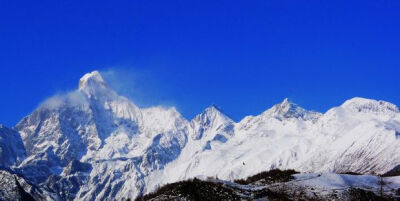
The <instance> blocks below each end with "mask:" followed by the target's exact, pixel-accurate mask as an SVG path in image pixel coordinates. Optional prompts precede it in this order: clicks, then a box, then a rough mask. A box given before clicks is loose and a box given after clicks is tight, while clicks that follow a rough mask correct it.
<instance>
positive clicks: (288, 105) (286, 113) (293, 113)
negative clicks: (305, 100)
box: [267, 98, 321, 120]
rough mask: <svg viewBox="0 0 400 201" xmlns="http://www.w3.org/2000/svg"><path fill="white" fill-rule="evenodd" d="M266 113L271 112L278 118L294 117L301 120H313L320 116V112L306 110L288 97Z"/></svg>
mask: <svg viewBox="0 0 400 201" xmlns="http://www.w3.org/2000/svg"><path fill="white" fill-rule="evenodd" d="M267 112H268V113H272V115H273V116H275V117H278V118H284V119H289V118H296V119H303V120H313V119H317V118H318V117H319V116H321V114H320V113H317V112H313V111H307V110H305V109H303V108H301V107H300V106H298V105H297V104H295V103H293V102H291V101H289V99H288V98H285V99H284V100H283V101H282V103H280V104H277V105H274V106H273V107H272V108H271V109H270V110H267Z"/></svg>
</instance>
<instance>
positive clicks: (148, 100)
mask: <svg viewBox="0 0 400 201" xmlns="http://www.w3.org/2000/svg"><path fill="white" fill-rule="evenodd" d="M100 74H101V75H102V77H103V78H104V80H105V81H106V83H107V85H108V86H109V87H110V88H111V89H113V90H115V91H116V92H117V93H118V94H119V95H122V96H125V97H127V98H129V99H130V100H132V101H133V102H134V103H135V104H136V105H138V106H140V107H152V106H162V107H166V108H169V107H171V106H176V105H175V101H173V100H171V97H170V96H168V91H169V89H168V85H167V84H165V83H163V82H162V81H161V77H158V76H160V74H159V73H157V72H154V71H151V70H144V69H133V68H129V69H128V68H109V69H106V70H102V71H100Z"/></svg>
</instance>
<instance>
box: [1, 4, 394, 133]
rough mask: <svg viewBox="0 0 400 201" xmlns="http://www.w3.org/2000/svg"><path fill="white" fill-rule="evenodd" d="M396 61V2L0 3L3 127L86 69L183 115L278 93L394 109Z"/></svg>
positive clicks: (321, 103)
mask: <svg viewBox="0 0 400 201" xmlns="http://www.w3.org/2000/svg"><path fill="white" fill-rule="evenodd" d="M399 67H400V1H398V0H360V1H352V0H335V1H332V0H316V1H298V0H292V1H287V0H260V1H257V0H254V1H234V0H233V1H232V0H226V1H220V0H212V1H182V0H178V1H165V0H164V1H154V0H137V1H136V0H135V1H118V0H113V1H68V0H63V1H58V0H49V1H47V0H41V1H15V0H2V1H1V5H0V89H1V92H0V94H1V99H0V100H1V104H0V123H3V124H5V125H8V126H14V125H15V124H16V123H17V122H18V121H19V120H20V119H21V118H22V117H24V116H26V115H28V114H29V113H30V112H32V111H33V110H34V108H36V107H37V106H38V105H39V104H40V103H41V102H42V101H43V100H45V99H46V98H47V97H49V96H51V95H53V94H56V93H62V92H65V91H68V90H73V89H75V88H76V87H77V85H78V80H79V78H80V77H81V76H82V75H83V74H84V73H86V72H89V71H92V70H95V69H98V70H100V71H103V72H105V74H107V77H108V79H111V83H112V84H111V85H113V86H115V88H117V90H118V91H120V93H122V94H124V95H127V96H129V97H132V98H133V99H134V101H135V102H137V103H138V104H139V105H141V106H149V105H156V104H163V105H174V106H176V107H177V108H178V110H179V111H181V112H182V113H183V115H184V116H186V117H187V118H192V117H193V116H194V115H195V114H197V113H199V112H201V111H202V110H203V109H204V108H205V107H207V106H208V105H210V104H216V105H218V106H220V107H221V108H222V109H223V110H224V111H225V112H226V113H227V114H228V115H229V116H231V117H233V119H235V120H240V119H241V118H242V117H244V116H246V115H250V114H251V115H256V114H259V113H261V112H262V111H264V110H265V109H267V108H269V107H271V106H272V105H273V104H275V103H278V102H281V101H282V100H283V99H284V98H285V97H288V98H289V99H291V100H292V101H293V102H296V103H298V104H299V105H301V106H303V107H304V108H306V109H312V110H316V111H320V112H325V111H326V110H327V109H329V108H330V107H333V106H337V105H340V104H341V103H342V102H344V101H345V100H346V99H349V98H352V97H354V96H361V97H366V98H373V99H383V100H387V101H389V102H392V103H395V104H397V105H400V96H399V95H400V94H399V92H400V70H399ZM110 72H111V73H110ZM110 75H116V76H114V77H113V76H110ZM121 83H126V86H127V87H121V85H122V84H121Z"/></svg>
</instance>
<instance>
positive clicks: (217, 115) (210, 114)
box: [192, 105, 233, 124]
mask: <svg viewBox="0 0 400 201" xmlns="http://www.w3.org/2000/svg"><path fill="white" fill-rule="evenodd" d="M192 121H196V122H198V123H200V124H209V123H210V122H215V121H220V122H221V123H223V122H233V120H232V119H231V118H229V117H228V116H227V115H226V114H225V113H223V112H222V110H221V109H220V108H219V107H218V106H216V105H211V106H209V107H207V108H206V109H205V110H204V111H203V112H202V113H200V114H198V115H197V116H196V117H195V118H194V119H193V120H192Z"/></svg>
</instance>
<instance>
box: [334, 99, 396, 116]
mask: <svg viewBox="0 0 400 201" xmlns="http://www.w3.org/2000/svg"><path fill="white" fill-rule="evenodd" d="M340 107H341V108H345V109H348V110H352V111H355V112H373V113H384V114H389V113H399V112H400V111H399V108H398V107H397V106H396V105H394V104H392V103H389V102H386V101H382V100H379V101H378V100H372V99H366V98H359V97H356V98H352V99H349V100H347V101H346V102H344V103H343V104H342V105H341V106H340Z"/></svg>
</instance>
